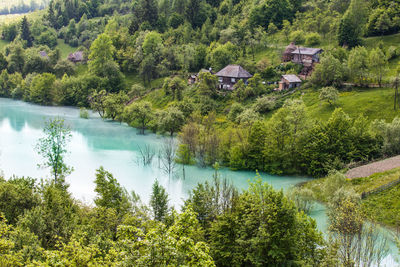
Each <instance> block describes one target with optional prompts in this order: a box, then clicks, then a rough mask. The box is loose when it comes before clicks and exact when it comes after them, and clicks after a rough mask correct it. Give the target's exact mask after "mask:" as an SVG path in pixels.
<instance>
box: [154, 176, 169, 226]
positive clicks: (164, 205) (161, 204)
mask: <svg viewBox="0 0 400 267" xmlns="http://www.w3.org/2000/svg"><path fill="white" fill-rule="evenodd" d="M150 206H151V207H152V209H153V215H154V219H155V220H156V221H164V219H165V216H166V215H167V213H168V193H167V192H166V191H165V188H164V187H162V185H160V184H159V183H158V181H157V180H156V181H155V182H154V184H153V192H152V193H151V199H150Z"/></svg>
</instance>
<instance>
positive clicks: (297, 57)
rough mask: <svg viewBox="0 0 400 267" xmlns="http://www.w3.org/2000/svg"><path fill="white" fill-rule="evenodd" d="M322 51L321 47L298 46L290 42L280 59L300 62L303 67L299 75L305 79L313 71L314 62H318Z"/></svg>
mask: <svg viewBox="0 0 400 267" xmlns="http://www.w3.org/2000/svg"><path fill="white" fill-rule="evenodd" d="M322 52H323V50H322V49H321V48H309V47H300V46H296V45H295V44H294V43H293V42H292V43H290V44H289V45H288V46H287V47H286V49H285V52H284V53H283V56H282V61H283V62H293V63H297V64H301V65H302V66H303V69H302V70H301V72H300V74H299V76H300V77H302V78H304V79H306V78H307V77H308V76H310V75H311V73H312V72H313V70H314V67H315V64H317V63H319V60H320V55H321V53H322Z"/></svg>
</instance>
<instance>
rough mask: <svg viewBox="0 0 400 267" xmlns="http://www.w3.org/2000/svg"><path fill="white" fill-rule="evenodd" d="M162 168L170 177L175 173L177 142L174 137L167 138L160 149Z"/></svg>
mask: <svg viewBox="0 0 400 267" xmlns="http://www.w3.org/2000/svg"><path fill="white" fill-rule="evenodd" d="M159 156H160V161H161V166H160V168H161V170H163V171H164V172H165V173H166V174H168V176H169V177H171V174H173V173H174V171H175V167H176V162H175V158H176V143H175V141H174V139H172V138H165V140H164V143H163V145H162V147H161V150H160V151H159Z"/></svg>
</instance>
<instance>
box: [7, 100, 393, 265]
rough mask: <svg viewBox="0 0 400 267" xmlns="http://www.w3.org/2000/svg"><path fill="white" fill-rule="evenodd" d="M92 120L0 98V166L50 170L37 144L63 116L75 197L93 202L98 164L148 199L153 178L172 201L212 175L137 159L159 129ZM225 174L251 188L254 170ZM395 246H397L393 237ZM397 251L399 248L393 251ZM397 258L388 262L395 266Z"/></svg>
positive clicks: (276, 182) (320, 217)
mask: <svg viewBox="0 0 400 267" xmlns="http://www.w3.org/2000/svg"><path fill="white" fill-rule="evenodd" d="M91 115H92V118H91V119H89V120H85V119H81V118H79V110H78V109H75V108H66V107H42V106H36V105H31V104H27V103H24V102H20V101H14V100H10V99H2V98H0V152H1V153H0V169H2V170H3V171H4V174H5V176H6V177H10V176H11V175H13V174H16V175H18V176H33V177H37V178H43V177H47V176H48V171H47V170H42V169H38V168H37V164H38V163H40V162H41V158H40V157H39V156H38V155H37V153H35V151H34V149H33V148H34V145H35V144H36V142H37V139H38V138H39V137H41V136H42V129H43V126H44V122H45V121H46V120H47V119H49V118H54V117H62V118H64V119H65V121H66V123H67V124H68V125H70V126H71V129H72V134H73V138H72V142H71V143H70V145H69V147H68V150H69V151H70V154H69V155H68V156H67V163H68V164H69V165H72V166H73V167H74V169H75V171H74V172H73V173H72V174H71V175H70V176H69V177H67V182H68V183H69V184H70V191H71V192H72V193H73V195H74V196H75V197H77V198H80V199H82V200H84V201H87V202H90V201H91V200H92V199H93V197H94V183H93V181H94V178H95V171H96V169H98V168H99V167H100V166H103V167H104V168H105V169H106V170H108V171H110V172H111V173H113V174H114V176H115V177H116V178H117V179H118V181H119V182H120V184H121V185H122V186H124V187H125V188H127V189H128V190H134V191H135V192H136V193H138V194H139V195H140V196H141V198H142V200H143V201H144V202H148V200H149V196H150V193H151V186H152V184H153V183H154V181H155V179H158V180H159V182H160V184H162V185H163V186H164V187H166V189H167V191H168V193H169V196H170V201H171V203H172V204H174V205H176V206H179V205H180V204H182V202H183V199H185V198H186V197H187V195H188V192H189V190H191V189H192V188H193V187H194V186H196V184H197V183H199V182H204V181H207V180H211V179H212V175H213V172H214V170H212V169H211V168H206V169H203V168H198V167H196V166H187V167H185V179H180V176H181V172H182V169H181V167H180V166H178V167H177V172H176V174H175V175H173V176H172V177H168V175H166V174H165V173H164V172H163V171H161V170H160V169H159V168H158V166H157V164H158V163H157V159H156V158H155V160H154V162H153V164H152V165H149V166H143V165H140V164H137V163H136V162H135V161H136V159H137V157H138V156H139V151H138V150H139V147H143V146H146V145H147V146H149V147H150V148H151V149H154V150H155V151H158V150H159V148H160V147H161V144H162V142H163V138H162V137H160V136H157V135H153V134H148V135H144V136H143V135H138V134H137V131H136V130H135V129H133V128H131V127H128V126H126V125H124V124H122V125H120V124H119V123H115V122H104V121H102V120H101V119H99V118H93V116H94V114H91ZM220 174H221V176H222V177H226V178H228V179H230V180H231V181H232V182H233V183H234V185H235V186H236V187H238V188H239V189H244V188H247V186H248V181H249V180H250V179H253V178H254V177H255V175H256V174H255V172H232V171H229V170H226V169H225V170H221V171H220ZM261 177H262V179H263V180H264V181H266V182H268V183H269V184H271V185H272V186H273V187H274V188H277V189H281V188H283V189H287V188H289V187H290V186H292V185H294V184H296V183H299V182H302V181H306V180H308V178H304V177H277V176H271V175H268V174H261ZM311 215H312V217H313V218H315V219H316V220H317V224H318V228H319V229H320V230H321V231H326V215H325V209H324V207H323V206H317V208H316V209H315V211H314V212H313V214H311ZM391 245H392V251H396V249H395V248H394V245H393V243H392V244H391ZM393 253H394V254H395V253H397V252H393ZM392 263H393V260H391V261H390V264H389V266H392V265H391V264H392Z"/></svg>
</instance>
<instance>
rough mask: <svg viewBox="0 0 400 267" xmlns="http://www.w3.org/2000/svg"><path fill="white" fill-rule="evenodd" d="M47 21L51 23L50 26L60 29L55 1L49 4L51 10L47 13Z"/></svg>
mask: <svg viewBox="0 0 400 267" xmlns="http://www.w3.org/2000/svg"><path fill="white" fill-rule="evenodd" d="M47 20H48V21H49V23H50V26H51V27H53V28H55V29H57V28H58V24H57V18H56V15H55V12H54V1H53V0H51V1H50V3H49V9H48V11H47Z"/></svg>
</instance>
